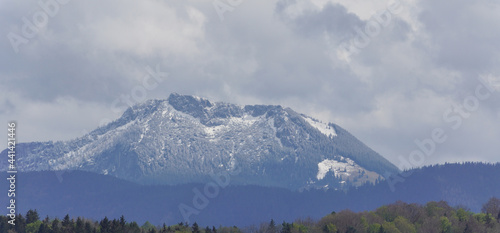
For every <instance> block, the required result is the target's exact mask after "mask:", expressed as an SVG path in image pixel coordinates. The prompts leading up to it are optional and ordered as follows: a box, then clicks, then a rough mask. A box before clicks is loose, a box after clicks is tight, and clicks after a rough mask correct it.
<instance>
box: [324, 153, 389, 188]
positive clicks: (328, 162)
mask: <svg viewBox="0 0 500 233" xmlns="http://www.w3.org/2000/svg"><path fill="white" fill-rule="evenodd" d="M330 171H331V172H333V175H334V176H335V177H338V178H341V179H342V181H340V183H341V184H342V183H345V182H346V181H349V182H351V183H353V184H354V185H361V184H363V183H366V182H369V183H375V181H376V180H377V179H379V178H380V175H378V174H377V173H375V172H372V171H369V170H366V169H364V168H363V167H361V166H359V165H358V164H356V162H354V161H353V160H351V159H349V158H344V157H342V156H337V157H336V158H335V159H325V160H323V161H321V162H320V163H318V173H317V175H316V179H317V180H318V181H320V180H322V179H324V178H325V177H326V175H327V174H328V172H330Z"/></svg>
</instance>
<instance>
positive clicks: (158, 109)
mask: <svg viewBox="0 0 500 233" xmlns="http://www.w3.org/2000/svg"><path fill="white" fill-rule="evenodd" d="M5 153H7V152H6V150H4V151H3V152H2V153H1V154H2V155H4V154H5ZM18 154H19V156H18V160H17V166H18V170H19V171H43V170H53V171H65V170H83V171H89V172H95V173H99V174H106V175H112V176H115V177H118V178H121V179H125V180H129V181H133V182H137V183H145V184H183V183H200V182H201V183H203V182H208V181H210V179H211V176H213V175H214V174H220V172H229V173H231V172H232V171H235V170H238V173H234V174H237V175H233V176H231V177H230V178H229V179H230V183H231V184H239V185H245V184H252V185H261V186H271V187H285V188H289V189H291V190H297V189H303V188H333V189H338V188H346V187H349V186H359V185H361V184H363V183H366V182H375V181H376V180H377V179H383V177H382V175H385V174H387V173H397V172H399V170H398V169H397V167H395V166H394V165H393V164H391V163H390V162H389V161H387V160H386V159H385V158H383V157H382V156H380V155H379V154H378V153H376V152H375V151H373V150H372V149H370V148H368V147H367V146H366V145H364V144H363V143H362V142H360V141H359V140H358V139H356V138H355V137H354V136H352V135H351V134H350V133H349V132H347V131H346V130H344V129H342V128H341V127H339V126H338V125H335V124H332V123H328V124H326V123H322V122H320V121H318V120H316V119H314V118H311V117H308V116H306V115H304V114H300V113H297V112H295V111H293V110H292V109H290V108H283V107H282V106H279V105H278V106H275V105H246V106H239V105H235V104H229V103H223V102H211V101H209V100H207V99H204V98H199V97H195V96H189V95H179V94H171V95H170V96H169V98H168V99H166V100H149V101H146V102H144V103H142V104H138V105H135V106H133V107H131V108H129V109H127V110H126V111H125V112H124V113H123V115H122V116H121V117H120V118H119V119H117V120H115V121H113V122H111V123H109V124H108V125H105V126H103V127H100V128H98V129H96V130H94V131H92V132H90V133H88V134H87V135H84V136H82V137H80V138H76V139H74V140H69V141H62V142H32V143H21V144H19V145H18ZM2 162H4V161H2ZM5 167H6V166H4V165H3V164H2V168H3V169H4V168H5Z"/></svg>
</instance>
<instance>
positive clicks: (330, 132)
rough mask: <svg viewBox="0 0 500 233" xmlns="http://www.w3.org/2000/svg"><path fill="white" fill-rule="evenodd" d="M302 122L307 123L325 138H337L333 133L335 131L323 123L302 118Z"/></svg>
mask: <svg viewBox="0 0 500 233" xmlns="http://www.w3.org/2000/svg"><path fill="white" fill-rule="evenodd" d="M304 120H306V121H307V123H309V124H310V125H311V126H312V127H314V128H316V129H317V130H319V131H320V132H321V133H322V134H324V135H326V136H327V137H330V136H333V137H336V136H337V132H335V129H334V128H333V127H331V126H329V125H328V124H325V123H323V122H319V121H318V120H315V119H312V118H310V117H306V116H304Z"/></svg>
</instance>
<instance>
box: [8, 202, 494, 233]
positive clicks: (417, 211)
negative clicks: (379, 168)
mask: <svg viewBox="0 0 500 233" xmlns="http://www.w3.org/2000/svg"><path fill="white" fill-rule="evenodd" d="M8 220H9V219H8V217H6V216H0V232H7V233H21V232H23V233H24V232H26V233H52V232H54V233H129V232H130V233H239V232H248V233H309V232H310V233H344V232H345V233H352V232H358V233H362V232H366V233H417V232H422V233H451V232H460V233H461V232H464V233H467V232H471V233H477V232H492V233H494V232H497V233H498V232H500V199H498V198H495V197H492V198H490V200H489V201H488V202H487V203H485V204H484V205H483V208H482V211H481V213H473V212H471V211H469V210H467V209H466V208H462V207H451V206H450V205H448V203H446V202H445V201H440V202H428V203H427V204H425V205H419V204H407V203H404V202H400V201H399V202H396V203H394V204H390V205H384V206H382V207H379V208H377V209H376V210H374V211H364V212H358V213H355V212H353V211H350V210H343V211H340V212H338V213H336V212H332V213H331V214H328V215H327V216H325V217H323V218H321V219H320V220H318V221H316V220H313V219H298V220H296V221H294V222H292V223H287V222H283V223H281V224H277V223H276V222H274V220H272V219H271V221H270V222H269V223H262V224H260V225H259V226H255V225H253V226H247V227H244V228H238V227H236V226H233V227H223V226H219V227H217V228H216V227H215V226H206V227H203V226H199V225H198V224H197V223H196V222H195V223H192V224H189V223H183V222H180V223H178V224H175V225H171V226H167V225H166V224H163V226H154V225H153V224H151V223H149V222H146V223H144V224H143V225H142V226H139V225H138V224H137V223H136V222H127V221H126V220H125V217H123V216H122V217H120V218H119V219H108V218H107V217H104V218H103V219H101V220H100V221H94V220H90V219H85V218H82V217H78V218H76V219H74V218H70V216H69V215H66V216H65V217H64V218H63V219H62V220H59V219H57V218H55V219H51V218H49V217H48V216H47V217H46V218H45V219H43V220H41V219H40V216H39V213H38V212H37V211H36V210H29V211H28V212H27V213H26V215H25V216H23V215H21V214H19V215H17V217H16V222H15V223H16V224H15V225H11V224H9V223H8Z"/></svg>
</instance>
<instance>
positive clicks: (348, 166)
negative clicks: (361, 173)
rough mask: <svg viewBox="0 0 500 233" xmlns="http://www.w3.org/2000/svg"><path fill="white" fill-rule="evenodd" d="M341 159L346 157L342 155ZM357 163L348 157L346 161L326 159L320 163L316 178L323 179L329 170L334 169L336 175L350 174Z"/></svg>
mask: <svg viewBox="0 0 500 233" xmlns="http://www.w3.org/2000/svg"><path fill="white" fill-rule="evenodd" d="M341 159H344V157H341ZM355 165H356V164H355V163H354V161H352V160H350V159H346V162H339V161H336V160H331V159H325V160H323V161H321V162H320V163H318V174H317V175H316V179H318V180H322V179H323V178H325V176H326V173H328V172H329V171H332V172H333V173H334V174H335V175H339V174H340V173H343V174H344V175H347V176H349V175H350V173H349V171H352V170H353V168H354V166H355Z"/></svg>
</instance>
